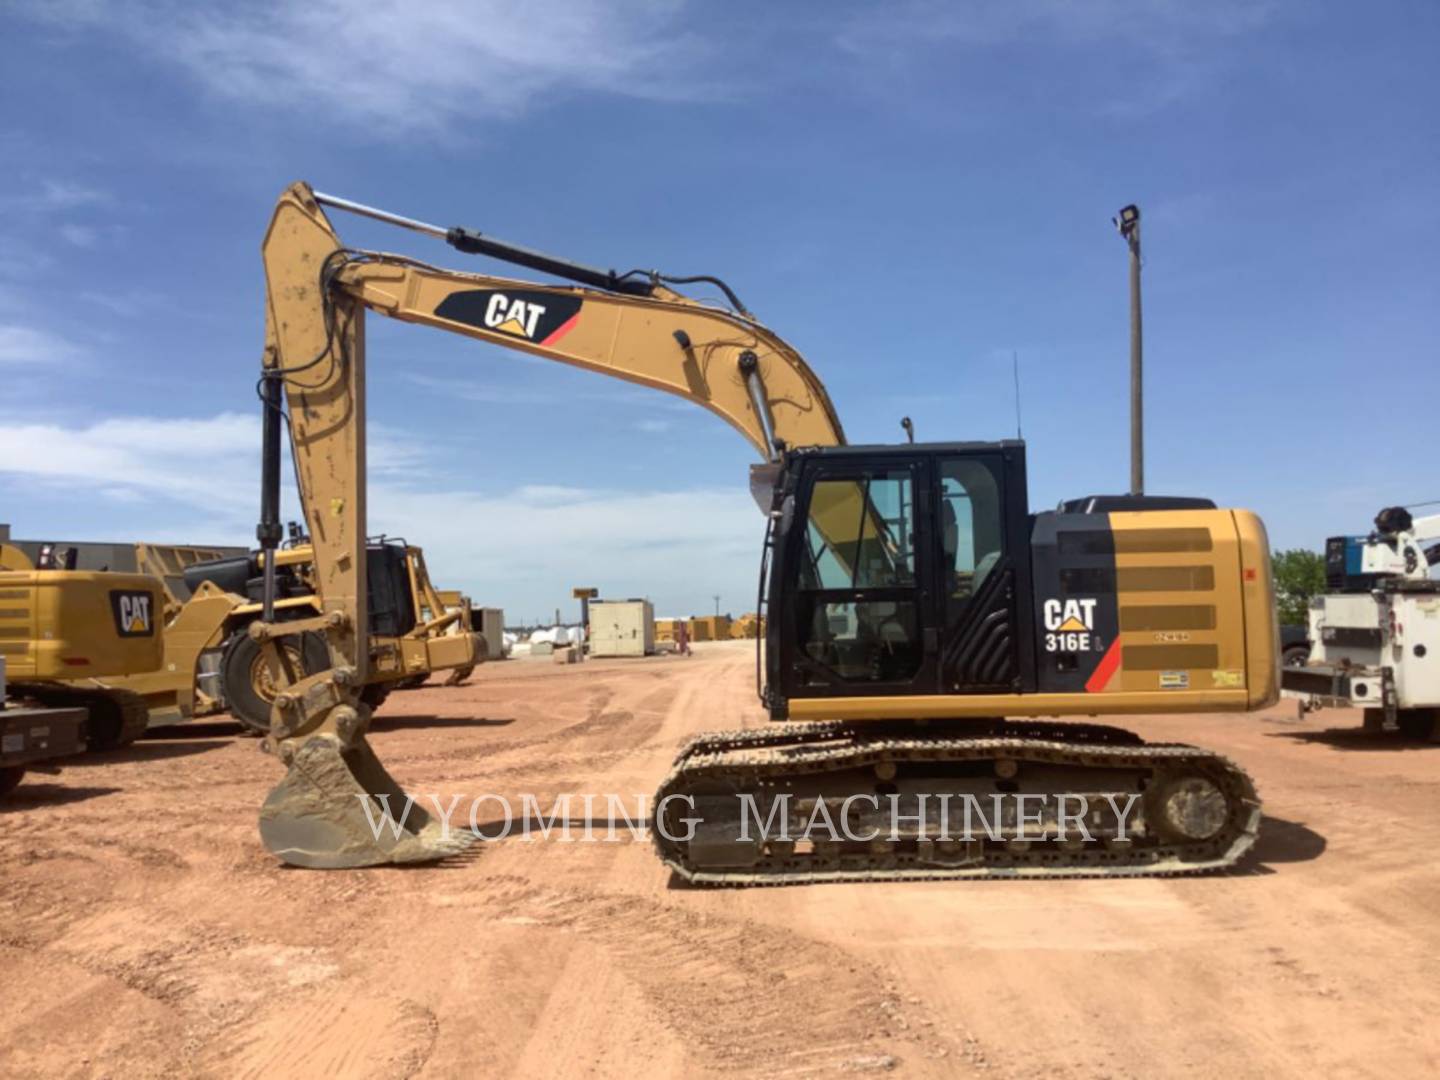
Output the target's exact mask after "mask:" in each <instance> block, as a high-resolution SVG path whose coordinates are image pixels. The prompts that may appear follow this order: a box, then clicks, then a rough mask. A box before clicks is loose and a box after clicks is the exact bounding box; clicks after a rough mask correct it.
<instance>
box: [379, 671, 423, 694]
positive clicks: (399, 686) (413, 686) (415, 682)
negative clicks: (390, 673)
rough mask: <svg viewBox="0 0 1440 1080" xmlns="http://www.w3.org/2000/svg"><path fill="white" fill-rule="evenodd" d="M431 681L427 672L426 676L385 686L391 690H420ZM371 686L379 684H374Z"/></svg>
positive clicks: (398, 680)
mask: <svg viewBox="0 0 1440 1080" xmlns="http://www.w3.org/2000/svg"><path fill="white" fill-rule="evenodd" d="M429 679H430V673H429V672H428V671H427V672H426V673H425V674H424V675H411V676H409V677H408V678H404V679H396V680H395V681H394V682H391V683H386V684H385V685H386V686H387V687H388V688H389V689H391V690H419V689H420V687H422V686H424V685H425V683H426V682H428V681H429ZM371 685H377V684H374V683H372V684H371ZM367 689H368V687H367Z"/></svg>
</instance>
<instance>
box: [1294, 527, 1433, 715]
mask: <svg viewBox="0 0 1440 1080" xmlns="http://www.w3.org/2000/svg"><path fill="white" fill-rule="evenodd" d="M1437 563H1440V514H1436V515H1431V516H1429V517H1423V518H1415V517H1412V516H1411V514H1410V512H1409V511H1408V510H1406V509H1405V508H1404V507H1398V506H1397V507H1391V508H1389V509H1386V510H1382V511H1380V513H1379V514H1378V515H1377V516H1376V518H1375V531H1374V532H1372V533H1370V534H1369V535H1368V536H1335V537H1331V538H1330V539H1329V540H1327V541H1326V543H1325V578H1326V590H1327V591H1326V592H1325V593H1323V594H1321V595H1319V596H1316V597H1314V598H1313V599H1312V600H1311V601H1310V613H1309V620H1310V641H1311V648H1310V659H1309V662H1308V663H1307V664H1305V665H1304V666H1299V667H1287V668H1285V669H1284V671H1283V672H1282V673H1281V685H1282V686H1283V687H1284V688H1285V689H1286V690H1292V691H1295V692H1297V693H1299V694H1300V695H1301V696H1302V699H1303V701H1304V705H1305V707H1306V708H1311V709H1315V708H1322V707H1324V706H1326V705H1353V706H1356V707H1358V708H1361V709H1363V710H1364V711H1365V727H1366V728H1367V729H1368V730H1375V731H1399V732H1400V733H1402V734H1404V735H1407V736H1410V737H1411V738H1418V739H1435V740H1437V741H1440V581H1437V580H1436V579H1435V578H1434V577H1433V576H1432V574H1431V567H1432V566H1434V565H1436V564H1437Z"/></svg>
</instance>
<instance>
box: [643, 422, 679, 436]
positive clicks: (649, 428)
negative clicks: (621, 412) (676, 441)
mask: <svg viewBox="0 0 1440 1080" xmlns="http://www.w3.org/2000/svg"><path fill="white" fill-rule="evenodd" d="M672 427H674V424H673V423H672V422H671V421H669V420H641V421H640V422H639V423H638V424H636V425H635V428H636V430H637V431H642V432H644V433H645V434H646V435H663V434H665V432H667V431H669V430H670V429H671V428H672Z"/></svg>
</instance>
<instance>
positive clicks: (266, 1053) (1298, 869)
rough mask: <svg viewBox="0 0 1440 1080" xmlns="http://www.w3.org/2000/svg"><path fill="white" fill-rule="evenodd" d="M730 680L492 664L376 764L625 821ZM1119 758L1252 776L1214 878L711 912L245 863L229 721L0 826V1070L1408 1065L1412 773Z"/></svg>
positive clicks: (536, 851)
mask: <svg viewBox="0 0 1440 1080" xmlns="http://www.w3.org/2000/svg"><path fill="white" fill-rule="evenodd" d="M752 665H753V658H752V654H751V653H750V652H749V650H748V649H747V648H745V647H743V646H740V645H718V646H710V647H701V648H700V649H698V650H697V654H696V655H695V656H694V657H693V658H691V659H687V660H681V659H674V658H670V659H665V658H657V659H651V660H645V661H629V662H624V661H592V662H590V663H587V664H585V665H583V666H578V667H559V666H554V665H551V664H549V663H546V662H541V661H511V662H508V663H499V664H492V665H489V666H487V667H486V668H484V669H482V670H481V671H480V672H478V673H477V675H476V677H475V679H474V680H473V681H472V683H471V684H470V685H469V686H467V687H463V688H458V689H445V688H439V687H436V688H425V689H422V690H418V691H413V692H409V693H399V694H395V695H393V696H392V697H391V698H390V700H389V701H388V702H387V703H386V705H385V707H384V708H383V709H382V710H381V712H380V714H379V716H378V717H377V719H376V723H375V728H374V735H373V741H374V743H375V745H376V747H377V749H378V751H379V753H380V756H381V758H382V759H383V760H385V761H386V763H387V764H388V765H389V766H390V768H391V770H392V771H393V772H394V773H395V775H396V776H397V778H398V779H399V780H400V781H401V782H402V783H403V784H404V785H405V786H406V787H407V788H409V789H411V790H412V791H415V792H438V793H441V794H442V795H445V796H447V797H448V796H450V795H455V794H459V795H463V796H464V797H465V799H464V802H463V803H462V805H463V806H468V805H469V803H470V800H471V799H473V798H474V797H475V796H477V795H481V794H497V795H503V796H505V797H507V798H509V799H511V800H513V803H514V805H515V806H516V807H517V808H518V807H519V806H520V803H521V796H522V795H523V794H524V793H526V792H530V793H534V794H536V795H537V796H539V801H540V804H541V806H542V807H543V808H545V809H548V808H549V807H550V805H551V803H552V802H553V800H554V797H555V796H557V795H559V794H560V793H562V792H570V793H574V794H576V795H583V794H586V793H592V794H598V795H601V796H602V797H603V795H604V794H605V793H608V792H615V793H618V794H622V795H625V796H627V797H628V796H631V795H635V794H639V793H648V792H649V791H651V790H652V789H653V787H654V785H655V783H656V781H657V780H658V779H659V778H660V777H661V776H662V775H663V774H664V772H665V769H666V766H667V765H668V762H669V759H670V758H671V756H672V755H673V753H674V751H675V749H676V748H677V746H678V745H679V744H680V743H681V742H682V741H683V740H684V739H685V737H686V736H687V735H688V734H689V733H691V732H694V731H698V730H703V729H708V728H715V727H722V726H730V725H735V724H738V723H743V724H745V725H755V724H759V723H761V722H762V720H761V714H760V711H759V709H758V707H757V706H756V704H755V701H754V696H753V693H752V689H751V680H752V678H753V666H752ZM1129 726H1132V727H1134V728H1135V729H1136V730H1138V731H1141V732H1142V733H1143V734H1145V735H1146V736H1147V737H1153V738H1158V739H1167V740H1173V739H1183V740H1185V741H1190V742H1195V743H1199V744H1202V745H1205V746H1208V747H1212V748H1214V749H1217V750H1220V751H1222V752H1224V753H1226V754H1228V755H1230V756H1232V757H1233V758H1234V759H1236V760H1237V761H1239V762H1240V763H1241V764H1243V765H1244V766H1245V767H1246V768H1247V769H1249V770H1250V771H1251V772H1252V774H1253V775H1254V776H1255V777H1256V779H1257V780H1258V782H1259V785H1260V789H1261V794H1262V796H1263V797H1264V799H1265V801H1266V809H1267V813H1268V816H1267V819H1266V821H1265V825H1264V829H1263V832H1262V836H1261V841H1260V844H1259V846H1258V852H1257V857H1256V858H1255V859H1253V860H1252V861H1251V862H1250V863H1249V864H1248V865H1247V867H1246V869H1245V871H1244V872H1243V873H1239V874H1231V875H1229V876H1223V877H1210V878H1197V879H1172V880H1133V881H1114V882H1083V881H1059V882H1028V883H1027V882H989V883H958V882H957V883H931V884H909V885H893V886H892V885H830V886H817V887H808V888H788V889H752V890H726V891H706V890H693V889H681V888H675V887H673V886H672V885H671V883H670V881H669V875H668V873H667V872H665V871H664V870H663V869H662V867H661V866H660V864H659V863H658V862H657V861H656V859H655V857H654V856H653V854H652V853H651V851H650V848H649V846H648V844H645V843H634V842H629V841H628V840H624V841H620V842H615V843H583V842H578V839H577V841H575V842H568V843H567V842H565V841H563V840H561V839H560V838H559V834H558V832H556V833H552V834H551V836H550V838H549V839H548V840H541V839H538V838H536V839H534V840H531V841H525V840H522V839H518V838H512V839H509V840H505V841H502V842H497V843H492V844H483V845H477V847H476V848H475V849H472V851H473V854H472V855H467V856H466V857H463V858H462V859H460V860H458V861H457V862H455V863H453V864H449V865H444V866H438V867H424V868H418V869H408V870H372V871H353V872H352V871H337V872H328V873H326V872H312V871H296V870H286V869H283V868H281V867H280V866H278V865H276V864H275V862H274V861H272V860H271V859H270V858H269V857H268V856H267V855H266V854H265V853H264V851H263V850H262V849H261V847H260V845H259V842H258V839H257V837H256V833H255V814H256V809H257V806H258V804H259V802H260V800H261V799H262V798H263V796H264V793H265V792H266V791H267V790H268V788H269V786H270V785H271V784H272V783H273V781H274V780H275V779H276V778H277V777H278V775H279V771H278V766H277V765H276V764H275V763H274V762H273V761H272V760H270V759H269V758H266V757H264V756H263V755H261V754H260V753H258V752H257V749H256V746H257V744H256V742H255V741H254V740H248V739H241V738H238V737H236V735H235V733H234V728H233V727H232V726H231V725H229V724H227V723H220V724H203V725H191V726H189V727H188V728H175V729H171V730H170V733H169V735H168V736H167V737H164V738H150V739H147V740H145V741H143V742H142V743H140V744H138V745H137V746H136V747H134V748H132V749H130V750H127V751H122V752H117V753H113V754H108V755H99V756H95V757H92V758H89V759H86V760H85V761H83V762H81V763H78V764H76V765H74V766H72V767H70V768H68V769H67V770H66V771H65V772H64V773H63V774H61V775H60V776H58V777H54V778H50V777H35V778H31V779H30V780H28V781H27V783H26V785H25V786H23V787H22V788H21V789H20V792H19V793H17V796H16V797H15V798H14V799H13V800H12V801H11V802H10V803H8V804H7V805H6V806H5V807H4V808H3V812H0V858H3V866H4V868H3V871H0V873H3V877H0V1006H3V1007H0V1073H3V1074H4V1075H6V1076H9V1077H27V1076H45V1077H51V1076H66V1077H101V1076H114V1077H122V1076H124V1077H132V1076H192V1075H210V1076H253V1077H262V1076H264V1077H273V1076H346V1077H351V1076H354V1077H404V1076H423V1077H461V1076H465V1077H472V1076H474V1077H480V1076H483V1077H492V1076H494V1077H501V1076H524V1077H546V1076H568V1075H585V1076H605V1077H611V1076H613V1077H669V1076H682V1075H684V1076H697V1075H698V1076H705V1075H737V1074H746V1073H753V1074H756V1075H764V1076H797V1077H798V1076H812V1075H814V1076H824V1075H833V1074H847V1075H848V1074H857V1073H858V1074H861V1075H864V1074H865V1073H867V1072H870V1071H874V1072H883V1071H891V1072H893V1074H895V1075H904V1076H915V1077H940V1076H954V1075H986V1076H999V1077H1010V1076H1015V1077H1040V1076H1058V1077H1075V1078H1092V1077H1094V1078H1100V1077H1156V1076H1204V1077H1209V1076H1216V1077H1222V1076H1223V1077H1227V1078H1232V1077H1249V1076H1266V1077H1272V1078H1273V1077H1276V1076H1294V1075H1306V1076H1309V1077H1317V1076H1325V1077H1331V1076H1396V1075H1402V1076H1420V1075H1433V1074H1435V1073H1436V1071H1437V1070H1440V977H1437V971H1440V860H1437V857H1436V855H1435V847H1434V841H1433V836H1434V831H1435V829H1436V828H1437V826H1440V798H1437V796H1440V746H1434V747H1427V746H1418V745H1414V744H1403V743H1398V742H1392V741H1389V740H1377V739H1373V738H1370V737H1366V736H1363V735H1360V734H1359V733H1356V732H1353V731H1342V732H1340V733H1334V734H1331V733H1327V732H1326V731H1325V729H1326V728H1330V727H1339V728H1352V727H1354V726H1356V718H1354V717H1353V716H1349V715H1346V714H1344V713H1322V714H1320V715H1319V716H1318V717H1311V718H1307V719H1306V720H1305V721H1304V722H1300V721H1296V720H1294V719H1293V715H1292V714H1291V710H1276V711H1275V712H1274V713H1273V714H1269V715H1265V716H1259V717H1253V716H1252V717H1228V718H1227V717H1219V716H1216V717H1211V716H1205V717H1199V718H1186V719H1178V718H1177V719H1162V718H1155V719H1149V718H1147V719H1143V720H1139V721H1136V722H1134V723H1132V724H1130V725H1129ZM600 805H603V802H602V803H601V804H600ZM573 810H574V812H573V815H572V816H573V819H574V822H575V831H574V832H573V833H572V836H575V837H577V838H578V837H579V835H580V830H581V828H583V824H582V823H583V819H584V818H585V816H586V815H585V813H584V811H583V807H582V806H580V805H579V804H576V805H575V806H574V808H573ZM597 813H598V810H597ZM465 814H466V811H464V810H462V811H461V813H460V817H461V818H463V817H464V816H465ZM500 816H501V813H500V810H499V804H498V803H496V802H493V801H491V802H487V803H486V804H485V806H484V807H483V808H482V820H483V821H487V822H493V821H494V820H495V819H498V818H499V817H500ZM457 820H458V819H457Z"/></svg>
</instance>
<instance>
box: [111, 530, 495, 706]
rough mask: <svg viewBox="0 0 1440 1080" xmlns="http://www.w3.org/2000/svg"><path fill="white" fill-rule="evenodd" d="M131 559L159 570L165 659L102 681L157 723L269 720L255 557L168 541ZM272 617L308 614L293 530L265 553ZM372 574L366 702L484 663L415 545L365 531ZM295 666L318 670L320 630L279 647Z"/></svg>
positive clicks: (308, 587)
mask: <svg viewBox="0 0 1440 1080" xmlns="http://www.w3.org/2000/svg"><path fill="white" fill-rule="evenodd" d="M135 553H136V562H137V565H141V566H145V567H148V568H150V569H152V570H154V571H156V572H161V571H163V576H162V577H161V580H162V581H163V582H164V585H165V605H164V616H163V617H164V623H163V626H164V647H165V657H164V662H163V664H162V665H160V666H159V668H158V670H155V671H149V672H145V673H143V674H137V675H132V676H129V677H126V678H120V679H108V680H106V682H107V685H109V686H112V687H117V688H124V689H126V690H129V691H130V692H132V693H135V694H138V695H140V696H141V697H142V698H143V699H144V701H145V704H146V706H147V707H148V708H149V710H150V723H151V725H152V726H158V725H163V724H168V723H176V722H179V721H183V720H189V719H192V718H194V717H197V716H207V715H210V714H213V713H219V712H229V713H230V715H231V716H233V717H234V718H235V719H236V720H237V721H239V722H240V724H241V725H242V726H244V727H245V728H247V729H249V730H251V731H255V732H264V731H266V730H268V729H269V726H270V707H271V703H272V701H273V699H274V696H275V685H274V681H273V678H272V676H271V674H270V670H269V668H268V667H267V666H266V665H265V664H264V663H263V662H262V661H261V658H260V650H259V645H258V643H257V642H256V639H255V638H253V637H251V635H250V632H249V631H250V626H251V624H252V623H254V622H255V621H256V620H258V619H259V617H260V614H261V603H260V601H259V597H258V594H259V583H260V582H261V580H262V578H263V564H264V561H265V556H264V555H263V554H253V553H252V554H244V555H226V556H222V557H219V558H216V557H214V556H215V551H214V549H207V548H203V547H195V546H188V547H180V546H176V545H166V544H137V545H135ZM273 558H274V565H275V567H276V581H277V583H278V596H277V598H276V600H275V605H274V611H275V617H276V618H277V619H279V620H281V621H285V620H291V619H299V618H307V617H308V618H313V617H314V616H315V615H316V614H317V613H318V612H319V611H320V607H319V603H318V600H317V598H316V595H315V589H314V586H313V581H314V555H313V551H312V549H311V546H310V545H309V543H307V542H305V540H304V538H303V537H298V536H296V537H292V538H291V540H290V541H289V542H287V544H286V545H285V546H284V547H282V548H279V549H277V550H276V551H275V552H274V553H273ZM367 559H368V562H367V565H368V568H369V574H370V578H371V585H370V595H371V607H370V623H371V626H370V657H369V661H370V662H369V675H368V680H367V682H366V685H365V686H364V687H362V690H361V694H362V698H363V700H364V701H365V703H366V704H367V705H368V706H369V707H370V708H372V709H376V708H379V707H380V704H381V703H382V702H383V701H384V700H385V698H386V696H387V695H388V694H389V693H390V691H391V690H393V689H397V688H400V687H401V686H404V685H406V684H418V683H423V682H424V681H425V680H426V679H427V678H429V676H430V674H431V673H432V672H435V671H448V672H449V673H450V675H449V682H450V684H451V685H454V684H456V683H458V682H463V681H464V679H465V678H468V677H469V675H470V673H471V672H472V671H473V670H474V668H475V665H476V664H477V663H479V662H480V661H481V660H482V659H483V658H484V652H485V649H484V642H483V640H482V639H481V638H480V637H479V635H477V634H475V633H472V632H471V630H470V626H469V610H468V607H467V608H466V609H465V610H464V611H460V610H458V609H457V610H454V611H450V610H447V609H446V606H445V604H444V603H443V601H442V600H441V599H440V596H439V593H438V592H437V590H436V589H435V586H434V585H433V584H432V583H431V581H430V575H429V572H428V571H427V570H426V568H425V555H424V552H422V551H421V549H420V548H418V547H415V546H413V545H410V544H407V543H405V542H404V541H403V540H398V539H392V538H387V537H378V538H373V539H372V540H371V541H370V542H369V544H368V545H367ZM284 648H285V649H286V650H287V651H288V654H289V659H290V662H291V663H292V664H293V665H295V667H296V669H297V670H302V671H304V672H305V673H306V674H313V673H315V672H317V671H320V670H322V669H323V668H324V667H326V666H328V664H329V658H330V654H329V652H328V651H327V650H326V648H325V643H324V640H323V637H322V636H321V635H319V634H315V633H310V634H304V635H300V636H297V637H293V638H288V639H287V640H286V641H285V643H284Z"/></svg>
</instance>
